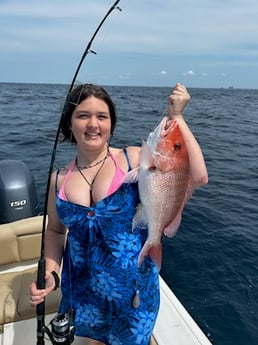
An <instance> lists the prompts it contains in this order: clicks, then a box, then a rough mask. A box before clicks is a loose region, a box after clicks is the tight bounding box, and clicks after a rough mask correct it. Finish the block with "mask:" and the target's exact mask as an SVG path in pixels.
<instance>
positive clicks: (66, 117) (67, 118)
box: [60, 84, 116, 143]
mask: <svg viewBox="0 0 258 345" xmlns="http://www.w3.org/2000/svg"><path fill="white" fill-rule="evenodd" d="M90 96H94V97H96V98H98V99H101V100H102V101H104V102H105V103H106V104H107V106H108V109H109V113H110V118H111V131H110V134H111V135H112V134H113V131H114V129H115V126H116V110H115V105H114V103H113V101H112V99H111V97H110V96H109V94H108V93H107V91H106V90H105V89H104V88H103V87H101V86H98V85H94V84H82V85H78V86H76V87H75V88H74V89H73V90H72V92H71V93H70V95H69V96H68V99H67V104H66V108H65V111H64V113H63V116H62V119H61V124H60V128H61V132H62V134H63V141H70V142H72V143H76V139H75V138H74V136H73V135H72V131H71V129H70V127H71V117H72V114H73V112H74V109H75V108H76V106H77V105H78V104H80V103H81V102H83V101H84V100H85V99H86V98H88V97H90Z"/></svg>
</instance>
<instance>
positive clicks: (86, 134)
mask: <svg viewBox="0 0 258 345" xmlns="http://www.w3.org/2000/svg"><path fill="white" fill-rule="evenodd" d="M84 135H85V136H86V137H90V138H97V137H98V136H99V135H100V134H99V133H84Z"/></svg>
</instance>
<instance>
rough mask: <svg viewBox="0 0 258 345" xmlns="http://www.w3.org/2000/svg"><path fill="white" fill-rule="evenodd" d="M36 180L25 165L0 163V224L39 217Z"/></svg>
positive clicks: (11, 162)
mask: <svg viewBox="0 0 258 345" xmlns="http://www.w3.org/2000/svg"><path fill="white" fill-rule="evenodd" d="M38 209H39V205H38V197H37V192H36V187H35V181H34V178H33V176H32V174H31V172H30V171H29V169H28V167H27V166H26V164H25V163H23V162H21V161H18V160H2V161H0V224H4V223H9V222H14V221H16V220H19V219H23V218H28V217H33V216H36V215H38Z"/></svg>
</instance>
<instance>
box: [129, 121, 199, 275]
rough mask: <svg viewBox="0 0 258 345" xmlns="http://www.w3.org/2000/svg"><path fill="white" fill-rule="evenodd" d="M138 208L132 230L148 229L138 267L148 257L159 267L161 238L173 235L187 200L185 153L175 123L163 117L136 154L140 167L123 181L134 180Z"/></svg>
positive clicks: (189, 187) (187, 183)
mask: <svg viewBox="0 0 258 345" xmlns="http://www.w3.org/2000/svg"><path fill="white" fill-rule="evenodd" d="M137 177H138V184H139V194H140V200H141V204H140V206H139V207H138V209H137V212H136V215H135V217H134V220H133V228H135V227H137V226H141V225H143V224H147V225H148V238H147V240H146V242H145V244H144V246H143V248H142V250H141V252H140V254H139V257H138V265H139V266H140V265H141V263H142V262H143V260H144V258H145V257H146V256H147V255H149V256H150V258H151V259H152V260H153V261H154V262H155V263H156V265H157V266H158V268H159V269H160V267H161V258H162V246H161V236H162V233H164V234H165V235H166V236H168V237H172V236H173V235H175V233H176V231H177V229H178V227H179V225H180V222H181V216H182V211H183V208H184V205H185V203H186V202H187V200H188V199H189V198H190V197H191V195H192V192H193V188H192V187H191V183H190V170H189V159H188V152H187V149H186V145H185V141H184V138H183V136H182V134H181V131H180V129H179V125H178V123H177V121H176V120H169V119H168V118H166V117H164V118H163V120H162V121H161V123H160V124H159V126H157V127H156V128H155V130H154V131H153V132H152V133H150V135H149V137H148V139H147V143H146V142H144V143H143V145H142V148H141V152H140V166H139V168H137V169H134V170H133V171H131V172H130V173H128V175H127V177H126V181H127V182H130V180H131V181H132V180H133V179H134V180H137Z"/></svg>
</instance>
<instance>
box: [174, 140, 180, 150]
mask: <svg viewBox="0 0 258 345" xmlns="http://www.w3.org/2000/svg"><path fill="white" fill-rule="evenodd" d="M180 149H181V144H180V143H179V142H178V143H175V145H174V150H175V151H179V150H180Z"/></svg>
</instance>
